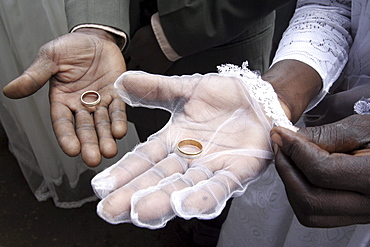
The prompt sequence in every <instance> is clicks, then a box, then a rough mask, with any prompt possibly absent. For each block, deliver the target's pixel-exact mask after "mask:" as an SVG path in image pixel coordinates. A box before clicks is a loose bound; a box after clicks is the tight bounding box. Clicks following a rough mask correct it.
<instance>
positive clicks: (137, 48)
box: [125, 26, 173, 74]
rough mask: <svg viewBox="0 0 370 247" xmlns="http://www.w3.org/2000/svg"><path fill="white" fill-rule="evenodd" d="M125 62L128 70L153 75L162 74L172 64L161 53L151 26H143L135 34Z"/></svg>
mask: <svg viewBox="0 0 370 247" xmlns="http://www.w3.org/2000/svg"><path fill="white" fill-rule="evenodd" d="M125 60H126V62H127V69H128V70H143V71H146V72H149V73H154V74H163V73H164V72H166V71H167V70H168V69H169V68H170V67H171V65H172V64H173V62H171V61H170V60H168V59H167V57H166V56H165V55H164V53H163V52H162V50H161V48H160V46H159V44H158V42H157V38H156V37H155V35H154V32H153V29H152V27H151V26H144V27H142V28H140V29H139V30H138V31H137V32H136V33H135V35H134V36H133V38H132V39H131V41H130V48H129V49H128V50H127V52H126V53H125Z"/></svg>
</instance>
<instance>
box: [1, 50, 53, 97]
mask: <svg viewBox="0 0 370 247" xmlns="http://www.w3.org/2000/svg"><path fill="white" fill-rule="evenodd" d="M57 72H58V67H57V65H56V64H55V63H54V62H53V61H52V60H51V59H50V58H49V56H48V55H47V53H46V51H45V48H43V47H42V48H41V49H40V51H39V53H38V55H37V57H36V59H35V61H34V62H33V63H32V64H31V66H30V67H29V68H28V69H27V70H26V71H24V72H23V74H22V75H20V76H19V77H18V78H16V79H14V80H13V81H12V82H10V83H9V84H8V85H6V86H5V87H4V88H3V93H4V95H5V96H6V97H8V98H12V99H19V98H23V97H26V96H29V95H31V94H33V93H35V92H37V91H38V90H39V89H40V88H41V87H42V86H44V85H45V83H46V82H47V81H48V80H49V79H50V78H51V77H52V76H53V75H54V74H55V73H57Z"/></svg>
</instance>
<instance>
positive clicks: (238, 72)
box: [217, 62, 298, 132]
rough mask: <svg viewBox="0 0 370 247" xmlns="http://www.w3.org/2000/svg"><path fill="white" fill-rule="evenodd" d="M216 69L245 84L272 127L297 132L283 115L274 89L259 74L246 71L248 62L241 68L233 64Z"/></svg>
mask: <svg viewBox="0 0 370 247" xmlns="http://www.w3.org/2000/svg"><path fill="white" fill-rule="evenodd" d="M217 69H218V72H219V73H220V74H227V75H234V76H237V77H240V78H241V79H242V80H243V81H244V82H245V85H246V88H247V89H248V91H249V93H250V94H251V96H252V97H253V98H254V99H256V100H257V102H258V103H260V104H261V105H262V106H263V109H264V111H265V113H266V116H268V117H270V118H271V119H272V123H273V124H274V125H276V126H281V127H284V128H287V129H290V130H292V131H294V132H296V131H297V130H298V128H297V127H294V126H293V124H292V122H291V121H289V119H288V118H287V116H286V115H285V113H284V110H283V108H282V107H281V105H280V103H279V100H278V97H277V95H276V93H275V91H274V88H273V87H272V86H271V84H270V83H269V82H267V81H264V80H262V78H261V76H260V75H259V74H257V73H256V72H253V71H251V70H250V69H248V62H244V63H243V64H242V67H239V66H237V65H234V64H223V65H221V66H218V67H217Z"/></svg>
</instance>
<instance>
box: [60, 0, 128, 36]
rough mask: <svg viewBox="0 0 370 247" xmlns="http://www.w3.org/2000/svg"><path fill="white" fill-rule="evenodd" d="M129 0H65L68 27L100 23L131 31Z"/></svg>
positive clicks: (126, 31)
mask: <svg viewBox="0 0 370 247" xmlns="http://www.w3.org/2000/svg"><path fill="white" fill-rule="evenodd" d="M129 8H130V1H129V0H65V11H66V16H67V21H68V28H69V30H71V29H72V28H73V27H75V26H77V25H80V24H99V25H105V26H110V27H113V28H116V29H118V30H121V31H124V32H125V33H126V34H129V33H130V22H129Z"/></svg>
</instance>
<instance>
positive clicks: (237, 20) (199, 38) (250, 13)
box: [157, 0, 290, 56]
mask: <svg viewBox="0 0 370 247" xmlns="http://www.w3.org/2000/svg"><path fill="white" fill-rule="evenodd" d="M289 1H290V0H157V3H158V12H159V17H160V21H161V25H162V27H163V30H164V33H165V35H166V37H167V39H168V41H169V43H170V44H171V46H172V48H173V49H174V50H175V51H176V52H177V53H178V54H179V55H181V56H187V55H190V54H193V53H196V52H198V51H202V50H206V49H208V48H211V47H216V46H219V45H222V44H225V43H227V42H228V41H230V40H232V39H234V38H236V37H237V36H239V35H240V34H241V33H243V32H244V31H245V30H247V29H248V27H250V26H251V25H253V23H254V22H255V21H257V20H259V19H260V18H263V17H265V16H267V15H268V14H269V13H271V12H272V11H273V10H274V9H276V8H277V7H280V6H282V5H283V4H285V3H287V2H289Z"/></svg>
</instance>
